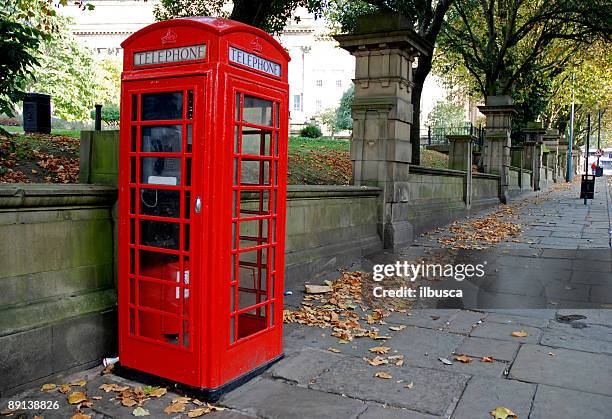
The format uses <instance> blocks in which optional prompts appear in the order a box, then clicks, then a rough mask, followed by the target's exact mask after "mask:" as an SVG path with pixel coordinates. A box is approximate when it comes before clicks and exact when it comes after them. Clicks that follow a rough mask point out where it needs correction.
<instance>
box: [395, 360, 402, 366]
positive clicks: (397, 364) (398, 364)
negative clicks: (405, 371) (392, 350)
mask: <svg viewBox="0 0 612 419" xmlns="http://www.w3.org/2000/svg"><path fill="white" fill-rule="evenodd" d="M395 365H396V366H397V367H401V366H402V365H404V360H403V359H400V360H399V361H397V362H396V363H395Z"/></svg>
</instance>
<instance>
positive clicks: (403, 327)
mask: <svg viewBox="0 0 612 419" xmlns="http://www.w3.org/2000/svg"><path fill="white" fill-rule="evenodd" d="M405 328H406V325H401V326H390V327H389V329H390V330H393V331H394V332H399V331H400V330H404V329H405Z"/></svg>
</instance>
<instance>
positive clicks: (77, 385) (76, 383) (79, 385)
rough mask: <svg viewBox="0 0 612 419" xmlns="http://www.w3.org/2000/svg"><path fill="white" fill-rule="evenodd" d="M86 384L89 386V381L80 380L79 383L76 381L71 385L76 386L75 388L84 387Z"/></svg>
mask: <svg viewBox="0 0 612 419" xmlns="http://www.w3.org/2000/svg"><path fill="white" fill-rule="evenodd" d="M85 384H87V381H85V380H78V381H74V382H72V383H70V385H71V386H75V387H83V386H84V385H85Z"/></svg>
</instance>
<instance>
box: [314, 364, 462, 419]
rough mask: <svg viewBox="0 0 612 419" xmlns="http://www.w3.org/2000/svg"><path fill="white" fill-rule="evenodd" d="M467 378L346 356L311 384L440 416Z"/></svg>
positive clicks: (339, 392)
mask: <svg viewBox="0 0 612 419" xmlns="http://www.w3.org/2000/svg"><path fill="white" fill-rule="evenodd" d="M378 371H384V372H388V373H390V374H391V375H392V378H391V379H381V378H376V377H374V374H375V373H376V372H378ZM468 379H469V376H467V375H462V374H452V373H448V372H444V371H438V370H434V369H430V368H419V367H409V366H405V365H404V366H402V367H389V368H382V367H372V366H369V365H367V364H366V363H365V362H362V363H360V362H355V361H354V360H351V359H345V360H343V361H341V362H339V363H338V364H336V365H335V366H334V368H333V369H331V370H329V371H326V372H324V373H323V374H321V375H320V376H318V377H317V378H316V379H315V381H314V383H313V384H311V385H310V387H311V388H314V389H317V390H322V391H326V392H331V393H336V394H345V395H347V396H349V397H352V398H356V399H360V400H367V401H372V402H377V403H385V404H387V405H389V406H394V407H403V408H406V409H410V410H416V411H418V412H422V413H428V414H431V415H438V416H441V415H443V414H444V413H445V412H446V411H447V410H448V408H449V407H451V406H452V405H454V403H455V402H456V401H457V400H458V399H459V396H460V395H461V393H462V392H463V389H464V387H465V385H466V383H467V381H468ZM400 380H401V382H399V383H398V382H397V381H400ZM408 383H413V386H412V388H411V389H407V388H405V385H406V384H408Z"/></svg>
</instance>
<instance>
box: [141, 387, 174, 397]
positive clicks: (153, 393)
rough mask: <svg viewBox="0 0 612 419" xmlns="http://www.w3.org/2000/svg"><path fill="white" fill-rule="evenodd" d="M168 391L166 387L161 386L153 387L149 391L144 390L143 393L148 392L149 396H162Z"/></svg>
mask: <svg viewBox="0 0 612 419" xmlns="http://www.w3.org/2000/svg"><path fill="white" fill-rule="evenodd" d="M167 392H168V390H167V389H165V388H163V387H154V388H153V389H152V390H150V391H149V392H147V391H145V394H148V395H149V396H151V397H162V396H164V395H165V394H166V393H167Z"/></svg>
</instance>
